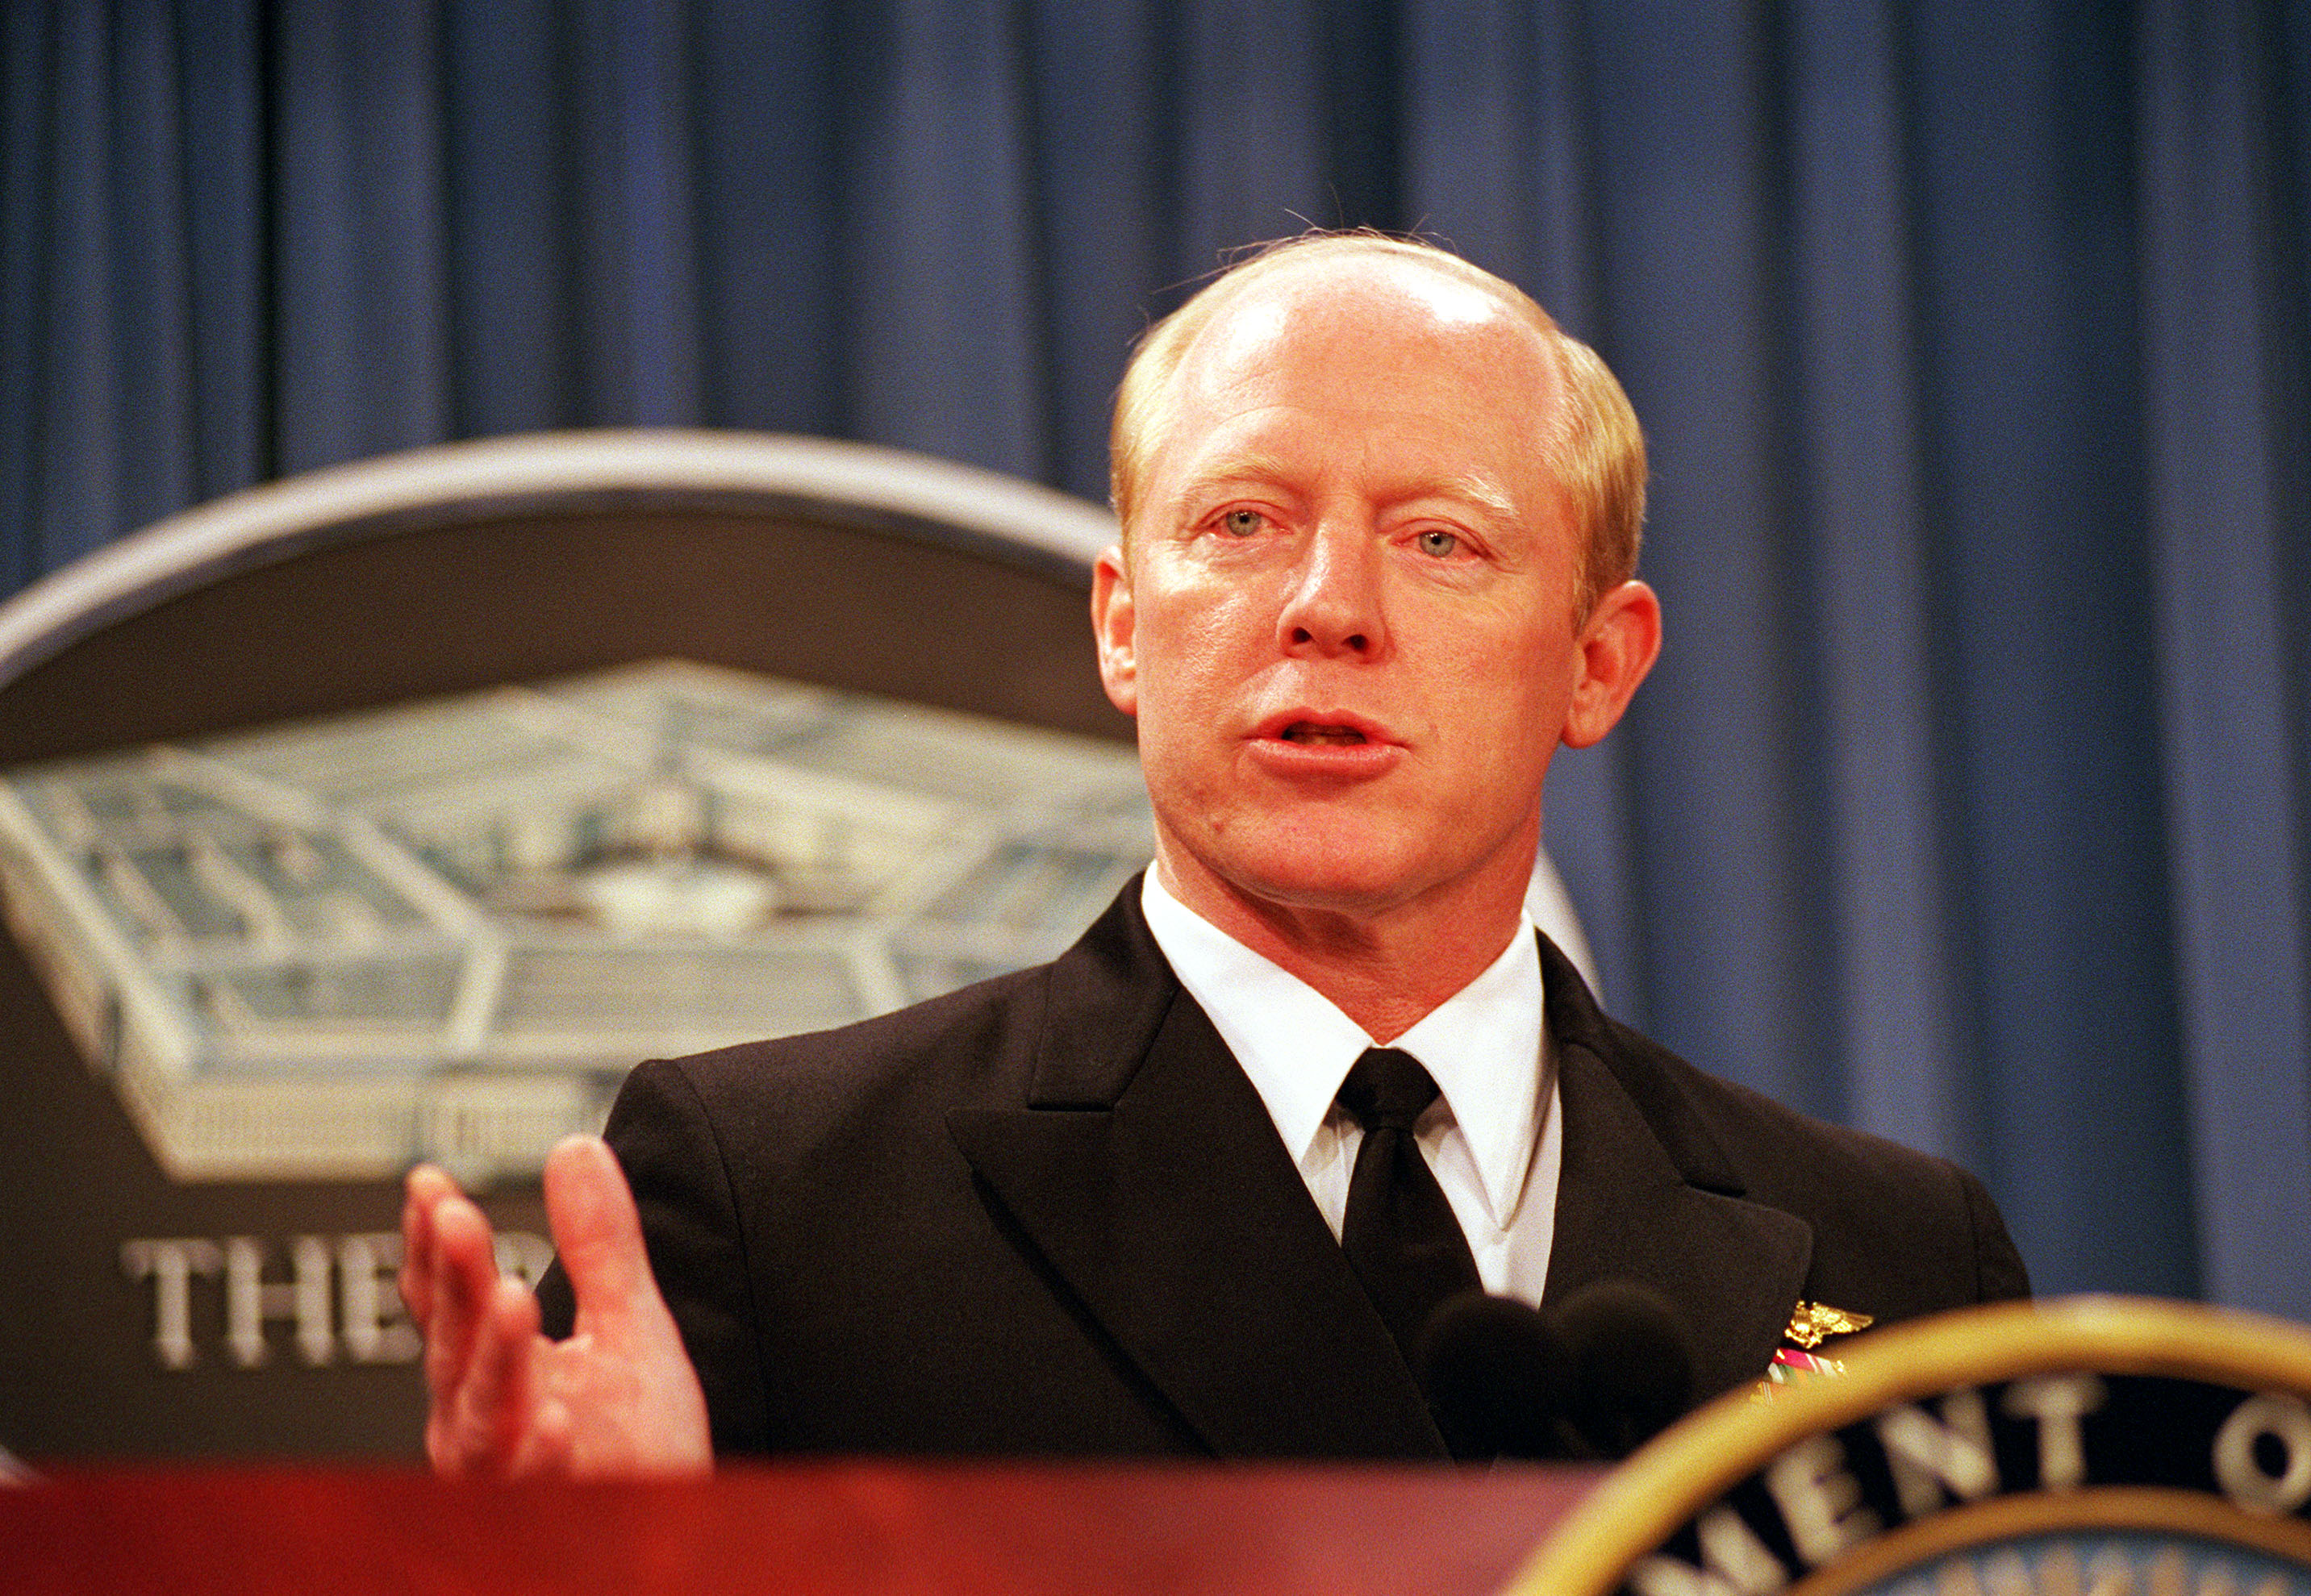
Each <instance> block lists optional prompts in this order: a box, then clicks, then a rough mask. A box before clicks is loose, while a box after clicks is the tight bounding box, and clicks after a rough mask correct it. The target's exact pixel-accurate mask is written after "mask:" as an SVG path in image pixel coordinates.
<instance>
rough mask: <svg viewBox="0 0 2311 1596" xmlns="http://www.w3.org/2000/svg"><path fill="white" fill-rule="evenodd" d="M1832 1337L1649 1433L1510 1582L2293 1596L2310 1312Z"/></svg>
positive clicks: (2001, 1316) (2310, 1453) (2153, 1307)
mask: <svg viewBox="0 0 2311 1596" xmlns="http://www.w3.org/2000/svg"><path fill="white" fill-rule="evenodd" d="M1843 1361H1844V1365H1845V1369H1844V1374H1841V1375H1839V1376H1837V1377H1836V1378H1832V1379H1824V1380H1814V1381H1808V1382H1803V1383H1802V1384H1799V1385H1776V1386H1770V1387H1766V1388H1763V1389H1761V1390H1759V1391H1755V1392H1749V1393H1735V1394H1734V1395H1731V1396H1729V1397H1725V1398H1722V1399H1721V1400H1718V1401H1717V1402H1715V1403H1713V1404H1712V1405H1711V1406H1709V1407H1707V1408H1704V1409H1702V1410H1701V1411H1700V1412H1698V1413H1696V1414H1695V1415H1693V1416H1692V1417H1689V1418H1687V1419H1686V1420H1685V1421H1684V1422H1683V1423H1681V1424H1679V1425H1678V1426H1676V1427H1675V1428H1673V1429H1671V1430H1670V1431H1669V1432H1668V1433H1666V1434H1665V1435H1662V1436H1661V1438H1660V1439H1658V1440H1657V1441H1655V1442H1653V1444H1651V1445H1650V1446H1648V1447H1646V1448H1645V1449H1644V1451H1643V1452H1639V1453H1638V1454H1637V1455H1636V1456H1635V1457H1634V1458H1632V1459H1631V1460H1630V1461H1629V1462H1628V1463H1627V1464H1626V1466H1625V1467H1624V1468H1623V1469H1621V1470H1618V1472H1616V1473H1615V1474H1614V1475H1612V1476H1611V1477H1610V1478H1608V1479H1607V1480H1606V1481H1605V1483H1604V1484H1603V1485H1602V1486H1600V1487H1599V1488H1598V1490H1597V1492H1596V1493H1595V1494H1594V1495H1593V1496H1591V1497H1590V1498H1589V1499H1588V1500H1587V1501H1585V1502H1584V1503H1583V1504H1582V1506H1581V1507H1580V1509H1579V1510H1578V1511H1577V1512H1576V1513H1574V1515H1573V1516H1572V1517H1571V1518H1569V1519H1567V1520H1566V1521H1565V1523H1564V1524H1563V1525H1562V1526H1561V1527H1560V1528H1559V1531H1558V1532H1557V1535H1556V1536H1555V1537H1554V1538H1553V1539H1551V1540H1550V1541H1549V1543H1548V1545H1547V1546H1546V1547H1545V1548H1543V1549H1542V1551H1541V1552H1540V1554H1539V1557H1537V1558H1536V1559H1535V1560H1534V1562H1533V1563H1532V1564H1531V1565H1530V1566H1529V1567H1528V1568H1527V1569H1526V1570H1525V1571H1524V1573H1523V1574H1521V1575H1520V1576H1519V1577H1518V1579H1517V1581H1516V1582H1515V1583H1514V1584H1513V1587H1512V1591H1513V1592H1514V1596H1609V1593H1623V1592H1626V1593H1629V1596H1780V1593H1781V1592H1791V1593H1792V1596H2311V1330H2307V1329H2306V1328H2305V1327H2303V1326H2300V1325H2296V1324H2291V1323H2287V1322H2284V1321H2278V1320H2272V1319H2265V1318H2262V1317H2260V1316H2256V1315H2251V1314H2246V1313H2232V1312H2227V1311H2224V1310H2219V1309H2214V1308H2206V1307H2200V1306H2196V1305H2192V1304H2179V1303H2167V1302H2155V1301H2148V1300H2142V1299H2135V1298H2124V1297H2076V1298H2070V1299H2065V1300H2061V1301H2055V1302H2050V1303H2043V1304H2026V1303H2018V1304H2001V1305H2000V1306H1996V1307H1990V1308H1978V1309H1969V1310H1967V1311H1966V1312H1964V1313H1951V1314H1946V1315H1943V1316H1941V1317H1940V1318H1937V1319H1932V1320H1925V1321H1919V1322H1917V1323H1914V1324H1909V1325H1903V1326H1900V1327H1897V1328H1896V1329H1893V1330H1887V1331H1883V1332H1880V1333H1878V1334H1876V1335H1873V1336H1870V1337H1867V1338H1863V1339H1858V1340H1856V1341H1855V1342H1854V1343H1853V1347H1852V1349H1851V1350H1850V1351H1846V1352H1845V1353H1844V1359H1843Z"/></svg>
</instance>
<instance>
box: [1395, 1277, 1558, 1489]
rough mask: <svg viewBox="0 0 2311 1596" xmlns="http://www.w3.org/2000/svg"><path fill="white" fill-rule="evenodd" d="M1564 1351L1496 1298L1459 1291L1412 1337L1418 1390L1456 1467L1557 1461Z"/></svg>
mask: <svg viewBox="0 0 2311 1596" xmlns="http://www.w3.org/2000/svg"><path fill="white" fill-rule="evenodd" d="M1419 1370H1420V1389H1421V1390H1422V1391H1425V1392H1426V1393H1427V1397H1428V1410H1429V1412H1430V1413H1432V1414H1434V1415H1435V1419H1436V1427H1437V1428H1438V1429H1440V1430H1442V1431H1443V1433H1444V1443H1445V1444H1446V1445H1447V1446H1449V1447H1451V1448H1452V1455H1453V1456H1454V1457H1455V1458H1458V1459H1459V1460H1460V1461H1462V1462H1483V1461H1489V1460H1490V1459H1493V1458H1562V1457H1565V1456H1566V1455H1567V1454H1566V1453H1565V1452H1564V1451H1563V1450H1562V1448H1563V1445H1564V1441H1563V1438H1562V1437H1561V1436H1560V1435H1558V1434H1557V1406H1558V1403H1559V1401H1560V1400H1561V1388H1562V1386H1563V1384H1564V1370H1565V1347H1564V1345H1563V1343H1562V1342H1560V1341H1559V1340H1558V1339H1557V1331H1556V1330H1555V1329H1553V1328H1552V1327H1551V1326H1550V1324H1549V1322H1548V1320H1546V1319H1544V1318H1542V1317H1541V1316H1540V1314H1539V1313H1538V1312H1537V1311H1536V1310H1534V1309H1532V1308H1530V1307H1527V1306H1526V1305H1525V1304H1522V1303H1520V1302H1517V1301H1514V1300H1513V1299H1512V1298H1509V1297H1504V1296H1487V1295H1485V1294H1484V1293H1483V1292H1481V1291H1469V1292H1463V1293H1462V1294H1461V1295H1459V1296H1455V1297H1452V1298H1449V1299H1448V1300H1446V1301H1445V1302H1444V1303H1443V1304H1440V1305H1439V1306H1438V1308H1437V1310H1436V1312H1435V1313H1432V1314H1431V1315H1429V1319H1428V1323H1427V1325H1426V1327H1425V1328H1424V1329H1423V1330H1422V1331H1421V1335H1420V1361H1419Z"/></svg>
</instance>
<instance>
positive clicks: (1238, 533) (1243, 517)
mask: <svg viewBox="0 0 2311 1596" xmlns="http://www.w3.org/2000/svg"><path fill="white" fill-rule="evenodd" d="M1262 519H1264V518H1263V517H1262V516H1261V515H1260V511H1258V510H1229V511H1228V512H1227V514H1225V515H1224V516H1222V517H1221V518H1220V526H1221V527H1222V528H1225V530H1226V532H1227V535H1228V536H1231V537H1249V536H1251V535H1252V534H1253V533H1255V532H1257V531H1259V530H1260V523H1261V521H1262Z"/></svg>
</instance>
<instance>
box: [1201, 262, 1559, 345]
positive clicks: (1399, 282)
mask: <svg viewBox="0 0 2311 1596" xmlns="http://www.w3.org/2000/svg"><path fill="white" fill-rule="evenodd" d="M1375 330H1389V331H1395V332H1401V333H1423V332H1425V333H1427V334H1430V335H1433V336H1439V337H1443V338H1450V337H1452V335H1454V334H1456V333H1461V334H1465V333H1469V332H1479V333H1482V332H1490V333H1492V334H1494V335H1495V336H1510V337H1512V338H1513V337H1514V336H1516V335H1518V334H1520V333H1522V334H1524V335H1527V336H1530V338H1531V340H1532V342H1533V344H1534V345H1535V347H1536V348H1538V346H1539V328H1538V327H1536V326H1535V325H1534V324H1533V323H1532V321H1531V320H1530V318H1529V317H1527V316H1526V315H1524V314H1522V312H1521V310H1520V308H1519V307H1518V306H1517V305H1516V304H1515V302H1514V301H1512V300H1511V299H1510V298H1508V297H1507V296H1506V295H1505V294H1504V293H1503V292H1501V291H1500V290H1499V289H1498V288H1497V287H1495V286H1489V285H1487V283H1484V282H1483V281H1480V280H1478V279H1475V278H1471V277H1466V276H1463V275H1461V274H1460V273H1458V272H1455V271H1452V270H1451V269H1449V268H1448V266H1447V265H1446V264H1444V263H1438V262H1431V261H1429V260H1426V259H1424V258H1420V257H1409V256H1401V255H1397V254H1394V253H1390V252H1383V251H1382V250H1379V249H1356V248H1353V247H1351V248H1346V249H1339V250H1321V251H1320V250H1316V249H1310V250H1308V251H1306V252H1305V253H1304V255H1302V254H1295V255H1293V256H1289V257H1283V258H1280V259H1279V260H1278V262H1277V263H1276V264H1275V265H1274V266H1269V268H1268V269H1267V270H1265V271H1260V272H1256V273H1251V274H1247V275H1246V277H1245V279H1244V281H1243V285H1242V286H1241V287H1239V288H1237V289H1236V290H1235V291H1234V293H1232V294H1231V295H1229V297H1228V298H1226V299H1225V301H1222V302H1221V303H1220V304H1218V305H1217V306H1216V307H1215V308H1214V310H1213V313H1212V316H1211V318H1210V320H1209V321H1208V322H1207V323H1206V325H1205V327H1204V328H1203V331H1202V332H1201V334H1199V336H1198V337H1197V338H1196V339H1195V340H1194V343H1193V344H1192V345H1191V347H1190V352H1189V354H1188V362H1187V363H1189V364H1190V365H1200V366H1204V367H1206V368H1207V369H1212V368H1222V369H1224V368H1226V367H1229V366H1233V365H1235V364H1237V363H1239V362H1243V361H1245V360H1256V359H1258V358H1259V357H1260V353H1261V352H1262V351H1264V350H1267V349H1270V348H1272V347H1273V346H1274V344H1276V342H1277V341H1278V339H1281V338H1284V337H1287V336H1293V337H1313V338H1322V337H1327V336H1331V337H1342V336H1346V337H1354V336H1359V335H1362V334H1365V333H1368V332H1371V331H1375Z"/></svg>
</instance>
